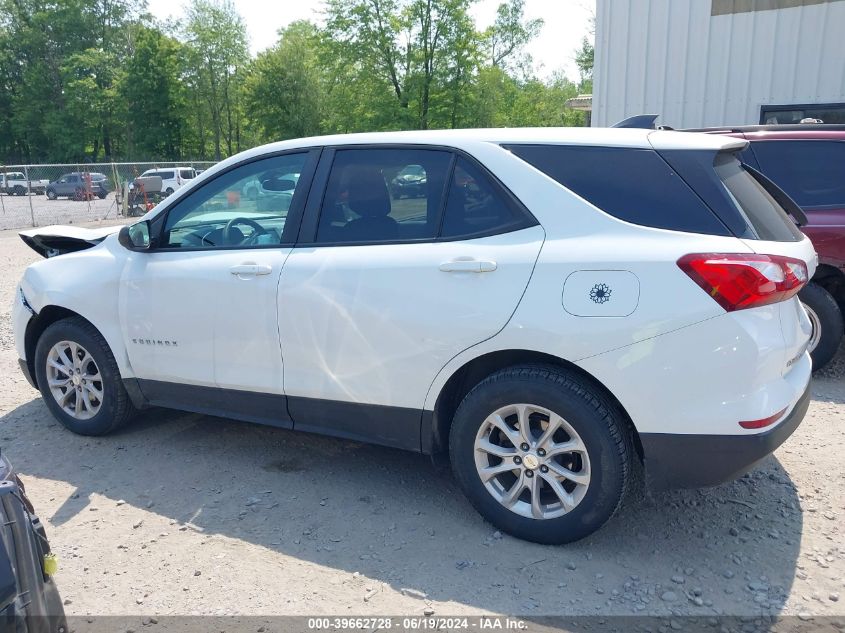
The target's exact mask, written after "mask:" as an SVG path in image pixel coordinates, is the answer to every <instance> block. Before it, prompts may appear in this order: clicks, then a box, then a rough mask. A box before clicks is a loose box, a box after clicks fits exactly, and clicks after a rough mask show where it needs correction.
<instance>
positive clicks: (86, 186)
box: [47, 171, 111, 200]
mask: <svg viewBox="0 0 845 633" xmlns="http://www.w3.org/2000/svg"><path fill="white" fill-rule="evenodd" d="M89 190H90V192H91V194H93V195H95V196H97V197H98V198H100V200H102V199H103V198H105V197H106V196H107V195H108V194H109V191H110V190H111V187H110V185H109V179H108V177H107V176H106V175H105V174H100V173H97V172H81V171H74V172H71V173H69V174H63V175H61V176H60V177H59V178H57V179H56V180H54V181H53V182H51V183H50V184H48V185H47V197H48V198H49V199H50V200H55V199H56V198H76V199H82V198H84V196H85V194H86V192H87V191H89Z"/></svg>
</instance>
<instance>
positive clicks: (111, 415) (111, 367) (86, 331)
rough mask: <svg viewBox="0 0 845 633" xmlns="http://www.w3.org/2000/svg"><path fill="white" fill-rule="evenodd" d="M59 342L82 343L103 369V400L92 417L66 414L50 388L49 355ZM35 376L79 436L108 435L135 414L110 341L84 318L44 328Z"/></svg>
mask: <svg viewBox="0 0 845 633" xmlns="http://www.w3.org/2000/svg"><path fill="white" fill-rule="evenodd" d="M60 341H71V342H74V343H77V344H79V345H81V346H82V347H83V348H85V349H86V350H87V351H88V353H89V354H90V355H91V356H92V357H93V359H94V362H95V363H96V364H97V368H98V369H99V371H100V376H101V377H102V389H103V401H102V404H101V405H100V410H99V411H98V412H97V414H96V415H94V416H93V417H91V418H90V419H87V420H78V419H76V418H74V417H73V416H72V415H69V414H68V413H66V412H65V411H64V410H63V409H62V407H61V406H59V403H58V402H56V399H55V398H54V397H53V394H52V393H51V392H50V389H49V388H48V387H47V373H46V367H47V355H48V353H49V352H50V349H51V348H52V347H53V346H54V345H55V344H56V343H58V342H60ZM35 376H36V380H37V382H38V385H39V387H40V391H41V395H42V397H43V398H44V402H45V403H46V405H47V408H48V409H50V412H51V413H52V414H53V416H54V417H55V418H56V419H57V420H58V421H59V422H61V423H62V424H63V425H64V426H65V427H66V428H67V429H69V430H71V431H73V432H74V433H78V434H79V435H106V434H107V433H111V432H112V431H115V430H117V429H118V428H120V427H122V426H123V425H124V424H126V423H127V422H128V421H129V419H130V418H131V417H132V415H133V414H134V413H135V408H134V407H133V406H132V402H131V401H130V399H129V395H128V394H127V393H126V389H125V388H124V386H123V381H122V380H121V378H120V371H119V370H118V368H117V363H116V362H115V360H114V356H113V355H112V353H111V350H110V349H109V346H108V343H106V340H105V339H104V338H103V335H102V334H100V333H99V332H98V331H97V328H95V327H94V326H93V325H91V324H90V323H89V322H88V321H86V320H85V319H83V318H81V317H71V318H67V319H62V320H61V321H56V322H55V323H53V324H52V325H51V326H49V327H48V328H47V329H46V330H44V332H43V333H42V334H41V337H40V338H39V339H38V344H37V345H36V348H35Z"/></svg>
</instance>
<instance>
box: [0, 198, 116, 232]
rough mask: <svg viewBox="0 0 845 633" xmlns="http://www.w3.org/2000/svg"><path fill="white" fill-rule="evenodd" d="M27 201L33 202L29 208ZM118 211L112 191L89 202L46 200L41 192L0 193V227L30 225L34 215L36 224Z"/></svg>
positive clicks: (96, 218)
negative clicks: (24, 194) (38, 193)
mask: <svg viewBox="0 0 845 633" xmlns="http://www.w3.org/2000/svg"><path fill="white" fill-rule="evenodd" d="M30 202H32V208H31V209H30V204H29V203H30ZM117 211H118V209H117V204H116V203H115V201H114V193H110V194H109V195H108V196H106V197H105V198H104V199H103V200H100V199H99V198H94V199H93V200H91V201H90V202H86V201H79V200H68V199H67V198H58V199H57V200H48V199H47V196H44V195H41V196H38V195H31V196H7V195H0V231H3V230H6V229H25V228H30V227H31V226H32V225H33V218H35V226H48V225H50V224H80V223H83V222H91V221H100V220H102V219H103V218H111V219H115V218H116V217H117Z"/></svg>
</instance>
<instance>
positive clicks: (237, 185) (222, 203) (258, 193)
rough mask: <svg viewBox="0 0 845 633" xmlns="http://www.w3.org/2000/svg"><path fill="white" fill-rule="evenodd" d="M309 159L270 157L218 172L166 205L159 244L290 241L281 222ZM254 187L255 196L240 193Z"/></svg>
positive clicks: (234, 244)
mask: <svg viewBox="0 0 845 633" xmlns="http://www.w3.org/2000/svg"><path fill="white" fill-rule="evenodd" d="M307 159H308V154H307V153H304V152H303V153H298V154H286V155H283V156H273V157H271V158H265V159H262V160H258V161H254V162H251V163H247V164H246V165H241V166H239V167H236V168H234V169H232V170H231V171H228V172H226V173H224V174H221V175H219V176H217V177H216V178H214V179H213V180H211V181H209V182H207V183H206V184H204V185H203V186H201V187H200V188H199V189H197V190H195V191H193V192H192V193H191V194H190V195H188V196H187V197H186V198H184V199H183V200H180V201H179V202H178V203H177V204H176V205H175V206H174V207H173V208H172V209H170V211H169V213H168V216H167V219H166V221H165V226H164V233H163V235H162V240H161V246H162V247H164V248H192V249H196V248H236V247H241V248H250V247H260V246H271V245H276V244H280V243H282V242H283V241H290V240H289V239H288V238H287V237H286V236H285V235H284V229H285V223H286V220H287V217H288V211H289V210H290V208H291V203H292V201H293V197H294V195H295V194H296V193H297V192H298V183H299V174H300V173H301V172H302V169H303V167H304V166H305V163H306V160H307ZM253 189H254V195H244V194H245V192H247V191H249V192H252V191H253ZM283 238H284V239H283Z"/></svg>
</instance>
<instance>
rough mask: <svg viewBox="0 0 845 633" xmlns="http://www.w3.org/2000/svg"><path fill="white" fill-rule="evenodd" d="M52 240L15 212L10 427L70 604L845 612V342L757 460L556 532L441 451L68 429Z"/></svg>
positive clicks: (8, 283)
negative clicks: (43, 276) (40, 262)
mask: <svg viewBox="0 0 845 633" xmlns="http://www.w3.org/2000/svg"><path fill="white" fill-rule="evenodd" d="M110 201H111V197H110V198H109V199H107V200H106V201H105V202H104V204H105V205H108V204H109V203H110ZM57 204H64V203H57ZM68 204H70V205H85V203H80V202H77V203H73V202H71V203H68ZM35 259H37V255H35V254H34V253H33V252H31V251H29V250H28V249H27V248H26V247H25V246H24V245H23V243H22V242H21V241H20V240H19V239H18V237H17V235H16V234H15V233H14V232H11V231H6V232H0V267H2V271H3V275H2V278H0V375H2V377H3V384H5V385H6V387H5V388H4V389H2V390H1V391H0V438H2V450H3V451H4V453H5V454H6V455H8V456H9V458H10V459H11V460H12V462H13V463H14V464H15V465H16V467H17V469H18V470H19V471H20V472H21V474H22V476H23V479H24V481H25V482H26V485H27V490H28V492H29V494H30V496H31V498H32V500H33V502H34V503H35V505H36V508H37V509H38V511H39V513H40V515H41V516H42V518H43V519H45V520H46V523H47V529H48V533H49V536H50V539H51V542H52V543H53V545H54V549H55V550H56V552H57V554H58V556H59V561H60V571H59V574H58V576H57V579H58V583H59V586H60V589H61V590H62V593H63V595H64V597H65V598H66V607H65V608H66V610H67V612H68V613H69V614H72V615H87V614H101V615H106V614H115V615H117V614H121V615H125V614H136V615H138V617H139V618H140V617H143V616H145V615H146V616H151V615H165V614H208V615H222V614H256V615H269V614H299V615H312V614H340V615H349V614H373V615H375V614H393V615H399V614H415V615H422V614H423V613H429V612H433V613H435V614H437V615H457V614H477V613H482V612H493V613H502V614H514V615H521V616H525V617H528V618H531V617H533V616H541V615H551V614H572V615H575V614H584V615H594V614H608V615H610V614H653V615H668V614H674V615H676V616H677V615H686V614H692V615H703V616H709V615H718V614H729V615H759V614H779V613H782V614H801V616H802V618H807V617H810V616H811V615H812V616H820V615H837V616H842V615H845V539H843V526H845V522H844V521H843V517H845V465H843V455H845V380H843V375H845V349H842V350H840V354H839V357H838V361H837V364H836V365H835V367H834V368H833V369H831V370H829V371H827V372H825V373H824V375H820V376H817V377H816V380H815V384H814V387H813V396H814V398H813V404H812V406H811V408H810V412H809V414H808V416H807V418H806V420H805V422H804V424H803V425H802V426H801V427H800V428H799V430H798V431H797V433H796V434H795V435H794V436H793V437H792V438H791V439H790V440H789V441H788V442H787V443H786V444H785V445H784V446H783V447H781V448H780V450H778V451H777V453H776V455H775V456H774V457H773V458H769V459H768V460H767V461H766V462H765V463H764V464H763V465H761V466H760V467H759V468H758V469H757V470H756V471H754V472H753V473H751V474H750V475H747V476H745V477H743V478H742V479H741V480H740V481H738V482H735V483H731V484H727V485H724V486H721V487H718V488H714V489H709V490H703V491H687V492H674V493H666V494H660V495H656V496H652V497H645V498H644V497H642V495H641V494H634V495H632V496H631V497H629V499H628V501H627V503H626V504H625V506H624V507H623V510H622V511H621V512H620V513H619V514H618V515H617V516H616V517H615V518H614V519H613V520H612V521H611V522H610V523H609V524H608V525H607V526H605V528H604V529H602V530H601V531H600V532H599V533H597V534H595V535H594V536H592V537H590V538H588V539H586V540H584V541H581V542H579V543H576V544H573V545H569V546H566V547H547V546H540V545H534V544H530V543H525V542H521V541H518V540H516V539H513V538H510V537H508V536H502V535H501V534H499V533H498V532H496V531H495V530H494V529H493V528H492V527H491V526H490V525H489V524H487V523H485V522H484V521H483V520H482V519H481V518H480V517H479V516H478V515H477V514H476V513H475V512H474V511H473V510H472V508H471V507H470V506H469V504H468V503H467V502H466V501H465V500H464V498H463V497H462V495H461V493H460V492H459V491H458V489H457V487H456V485H455V484H454V482H453V481H452V479H451V478H450V476H449V475H448V474H447V473H443V472H439V471H436V470H435V469H434V468H433V467H432V466H431V464H430V462H429V460H428V459H427V458H425V457H422V456H419V455H414V454H410V453H404V452H400V451H395V450H390V449H385V448H378V447H372V446H366V445H362V444H357V443H353V442H348V441H341V440H335V439H330V438H324V437H318V436H314V435H306V434H296V433H292V432H288V431H284V430H278V429H273V428H266V427H260V426H252V425H248V424H244V423H239V422H233V421H229V420H224V419H218V418H210V417H205V416H200V415H194V414H184V413H178V412H170V411H163V410H150V411H147V412H145V413H144V414H143V415H142V416H141V417H140V419H139V420H138V421H137V422H136V423H134V424H133V425H131V426H130V427H129V428H127V429H126V430H125V431H123V432H121V433H119V434H118V435H115V436H112V437H106V438H101V439H88V438H83V437H78V436H75V435H72V434H70V433H69V432H66V431H64V430H63V429H62V428H61V427H60V426H59V425H58V423H56V422H55V421H53V419H52V418H51V417H50V415H49V414H48V412H47V409H46V407H44V405H43V404H42V401H41V399H40V397H39V395H38V394H37V393H36V392H35V391H34V390H32V389H31V388H30V387H29V385H28V384H27V383H26V381H25V380H24V378H23V376H22V375H21V374H20V372H19V370H18V367H17V357H16V355H15V352H14V349H13V345H12V341H11V324H10V321H9V305H10V304H11V302H12V300H13V294H14V290H15V284H16V282H17V280H18V278H19V277H20V275H21V273H22V272H23V269H24V267H25V266H26V265H27V264H29V263H30V262H32V261H34V260H35ZM253 630H254V629H253ZM259 630H260V629H259Z"/></svg>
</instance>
